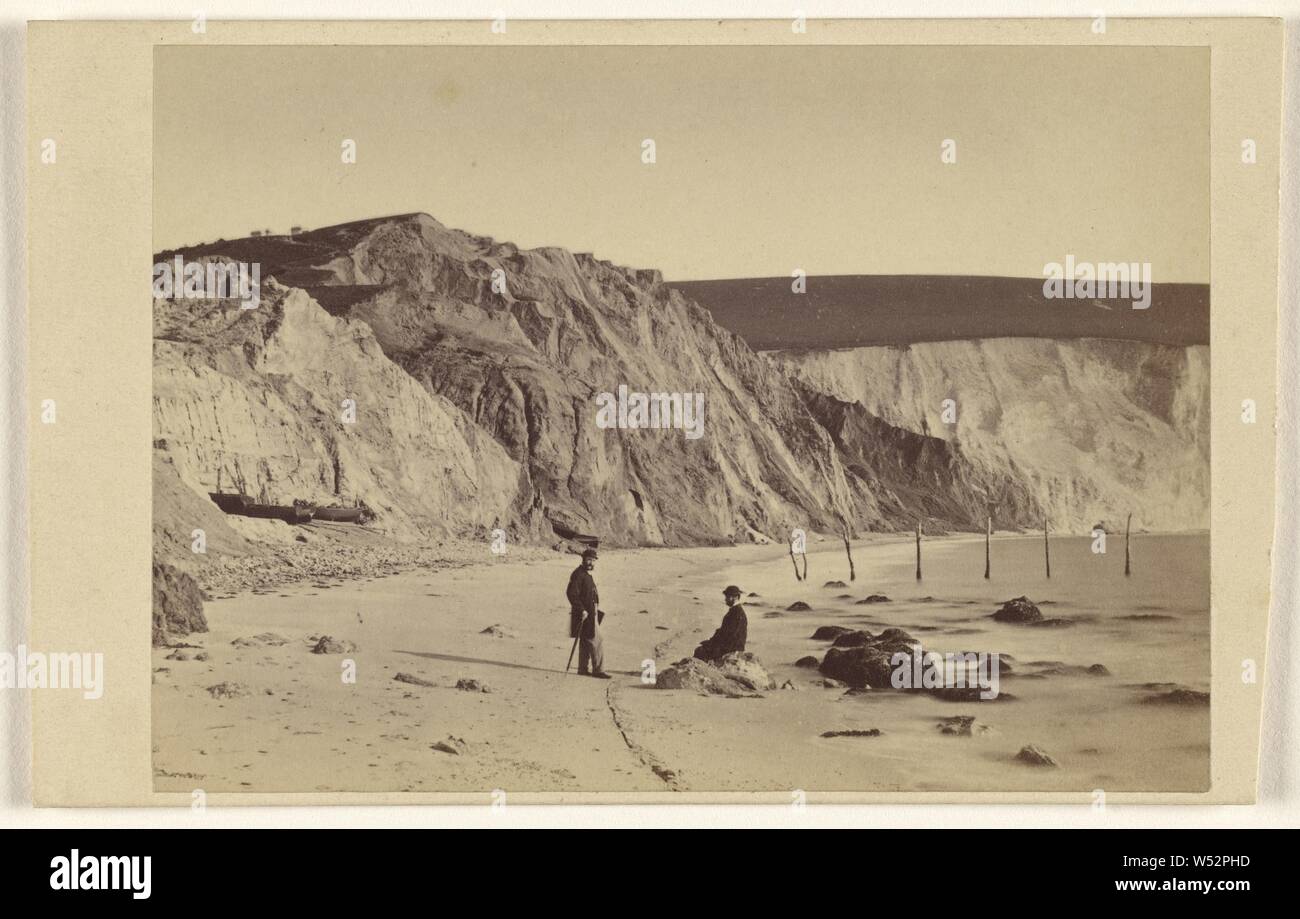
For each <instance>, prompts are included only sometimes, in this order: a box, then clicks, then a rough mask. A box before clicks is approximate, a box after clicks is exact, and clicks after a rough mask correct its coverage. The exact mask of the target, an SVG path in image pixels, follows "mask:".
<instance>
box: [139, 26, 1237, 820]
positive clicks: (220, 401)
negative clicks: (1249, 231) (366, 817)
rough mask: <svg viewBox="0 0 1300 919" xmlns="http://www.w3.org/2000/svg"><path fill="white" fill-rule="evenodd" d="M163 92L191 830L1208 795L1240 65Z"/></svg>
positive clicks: (163, 191) (169, 555)
mask: <svg viewBox="0 0 1300 919" xmlns="http://www.w3.org/2000/svg"><path fill="white" fill-rule="evenodd" d="M232 74H240V75H242V76H241V77H240V78H239V79H232ZM153 81H154V104H153V221H154V222H153V238H154V249H155V258H154V265H153V273H152V295H153V319H152V323H153V359H152V367H153V370H152V374H153V383H152V386H153V408H152V425H153V471H152V489H153V553H152V554H153V558H152V581H153V625H152V634H151V641H152V647H153V651H152V666H151V670H152V768H153V787H154V789H155V790H156V791H170V792H188V791H190V790H192V789H195V788H202V789H204V790H206V791H208V792H213V791H231V792H354V791H372V792H374V791H382V792H465V791H480V792H487V791H492V792H494V793H495V792H497V791H499V792H500V793H502V794H508V793H510V792H515V791H525V792H575V793H584V794H586V793H594V794H599V793H607V792H706V793H718V792H781V793H786V794H789V795H792V796H795V797H796V798H797V796H798V795H800V794H803V793H811V792H816V791H835V792H874V791H893V792H934V791H963V792H968V791H980V792H982V791H1013V792H1039V791H1058V792H1059V791H1071V792H1079V793H1081V794H1087V793H1089V792H1091V791H1092V790H1093V789H1103V788H1104V789H1107V790H1114V791H1143V792H1203V791H1206V790H1208V788H1209V785H1210V763H1211V748H1210V652H1211V647H1210V590H1211V579H1210V540H1211V533H1210V463H1211V459H1212V457H1211V452H1210V448H1211V443H1210V436H1209V430H1210V409H1211V406H1210V381H1211V373H1212V366H1213V365H1212V360H1211V349H1210V311H1211V309H1212V307H1213V308H1214V309H1216V310H1217V309H1220V308H1222V305H1221V304H1213V305H1212V304H1211V301H1210V287H1209V282H1210V219H1209V214H1210V149H1209V136H1210V134H1209V127H1210V125H1209V122H1210V55H1209V50H1208V49H1207V48H1204V47H1144V46H1130V47H1065V46H1002V47H995V46H979V45H973V46H958V47H954V46H946V47H945V46H937V45H936V46H921V45H912V46H852V47H835V46H829V45H826V46H816V47H813V46H810V47H775V46H766V47H765V46H730V47H720V46H676V47H674V46H570V47H564V46H536V47H467V46H444V47H417V46H407V47H403V46H398V47H383V48H380V47H365V46H349V45H324V46H239V45H232V46H212V47H197V46H158V47H156V48H155V50H154V68H153ZM213 99H219V100H220V104H218V105H212V104H211V101H212V100H213ZM1242 410H1243V411H1246V410H1247V409H1246V408H1245V407H1243V409H1242ZM139 640H140V641H141V642H144V641H145V640H146V637H145V636H144V635H143V634H141V635H140V636H139Z"/></svg>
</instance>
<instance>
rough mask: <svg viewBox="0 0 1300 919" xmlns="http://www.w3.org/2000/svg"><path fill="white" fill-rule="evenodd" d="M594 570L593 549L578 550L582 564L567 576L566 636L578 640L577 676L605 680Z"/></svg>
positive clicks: (603, 615)
mask: <svg viewBox="0 0 1300 919" xmlns="http://www.w3.org/2000/svg"><path fill="white" fill-rule="evenodd" d="M595 569H596V550H595V549H587V550H585V551H584V552H583V553H582V564H580V565H579V566H578V567H577V568H575V569H573V574H571V575H569V587H568V590H566V591H565V594H566V595H567V596H568V598H569V637H570V638H577V639H578V675H579V676H593V677H595V678H596V679H598V680H608V679H609V674H608V673H606V672H605V669H604V668H605V653H604V642H603V641H601V637H600V628H599V626H600V620H602V619H604V618H605V614H604V613H602V612H601V611H600V608H599V604H600V595H599V594H597V593H596V579H595V578H593V577H592V576H591V572H592V571H594V570H595Z"/></svg>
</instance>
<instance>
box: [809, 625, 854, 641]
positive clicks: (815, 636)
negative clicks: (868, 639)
mask: <svg viewBox="0 0 1300 919" xmlns="http://www.w3.org/2000/svg"><path fill="white" fill-rule="evenodd" d="M852 631H853V630H852V629H846V628H845V627H844V626H842V625H822V626H818V627H817V631H815V632H813V633H812V640H813V641H834V640H835V639H837V638H839V637H840V636H841V635H844V634H846V633H848V632H852Z"/></svg>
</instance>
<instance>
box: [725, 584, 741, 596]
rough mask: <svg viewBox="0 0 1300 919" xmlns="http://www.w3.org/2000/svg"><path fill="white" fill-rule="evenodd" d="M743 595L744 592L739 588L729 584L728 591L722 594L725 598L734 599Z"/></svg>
mask: <svg viewBox="0 0 1300 919" xmlns="http://www.w3.org/2000/svg"><path fill="white" fill-rule="evenodd" d="M743 593H744V591H743V590H741V589H740V588H739V587H737V586H736V585H735V584H728V585H727V589H726V590H724V591H723V592H722V595H723V596H724V597H733V596H734V597H739V596H740V595H741V594H743Z"/></svg>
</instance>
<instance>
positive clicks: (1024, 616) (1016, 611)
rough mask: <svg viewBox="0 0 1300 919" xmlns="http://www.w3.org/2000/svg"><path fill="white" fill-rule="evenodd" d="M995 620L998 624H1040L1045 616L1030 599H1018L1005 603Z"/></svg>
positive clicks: (995, 614)
mask: <svg viewBox="0 0 1300 919" xmlns="http://www.w3.org/2000/svg"><path fill="white" fill-rule="evenodd" d="M993 618H994V619H995V620H997V621H998V622H1038V621H1039V620H1041V619H1042V618H1043V614H1042V612H1041V611H1040V610H1039V609H1038V607H1037V606H1035V605H1034V602H1033V601H1032V600H1030V599H1029V598H1028V597H1016V598H1014V599H1012V600H1008V601H1007V602H1006V603H1003V604H1002V606H1000V607H999V608H998V611H997V612H996V613H994V614H993Z"/></svg>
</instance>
